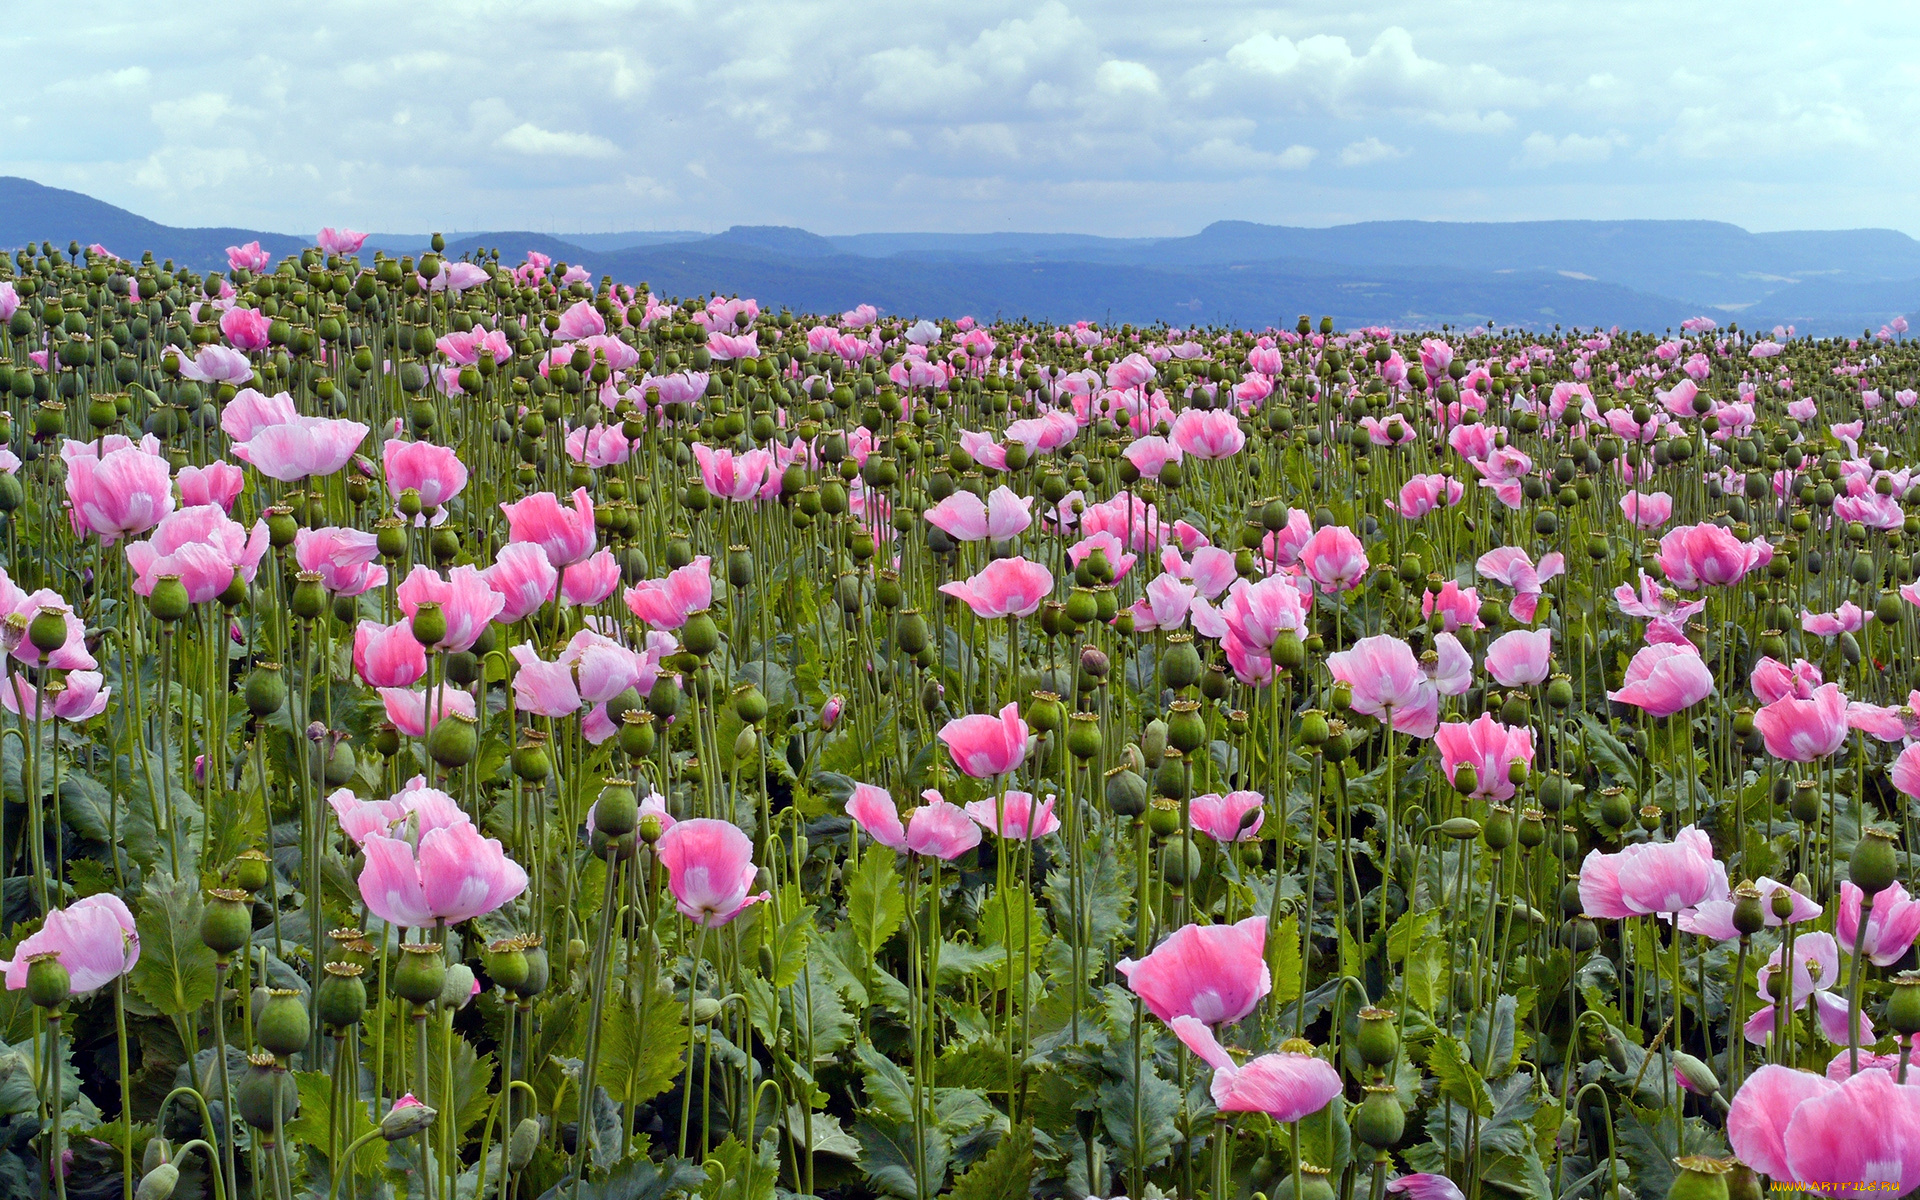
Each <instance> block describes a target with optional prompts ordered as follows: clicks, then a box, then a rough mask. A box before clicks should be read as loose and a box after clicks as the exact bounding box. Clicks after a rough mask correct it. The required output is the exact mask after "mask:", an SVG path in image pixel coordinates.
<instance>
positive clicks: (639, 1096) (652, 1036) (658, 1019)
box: [595, 987, 687, 1112]
mask: <svg viewBox="0 0 1920 1200" xmlns="http://www.w3.org/2000/svg"><path fill="white" fill-rule="evenodd" d="M610 999H611V1001H612V1002H611V1003H609V1004H608V1005H607V1009H608V1011H607V1013H606V1015H605V1016H604V1017H603V1021H604V1024H603V1025H602V1026H601V1027H600V1049H599V1059H600V1065H599V1067H598V1069H597V1073H596V1075H595V1078H596V1079H597V1080H598V1081H599V1083H600V1085H601V1086H602V1087H604V1088H606V1089H607V1094H608V1095H609V1096H611V1097H613V1099H614V1100H615V1101H616V1102H618V1103H619V1104H620V1105H621V1107H622V1109H623V1110H624V1111H626V1112H632V1111H633V1106H634V1105H636V1104H644V1103H645V1102H647V1101H648V1100H651V1099H653V1098H654V1097H655V1096H658V1095H659V1094H660V1093H661V1092H664V1091H666V1090H667V1089H668V1088H669V1087H672V1086H673V1081H674V1078H675V1076H676V1074H677V1073H678V1068H679V1066H680V1063H681V1054H682V1053H683V1052H684V1051H685V1050H686V1048H687V1026H686V1023H685V1018H686V1013H685V1011H684V1010H683V1009H682V1008H681V1006H680V1005H679V1004H677V1003H675V1001H674V998H673V993H672V992H671V991H670V990H668V989H666V988H661V987H656V988H655V989H654V990H653V994H652V995H651V996H649V997H648V998H647V1002H646V1004H645V1005H638V1004H635V1003H633V1001H632V998H631V994H630V992H629V991H628V989H626V988H620V989H619V995H618V996H617V997H612V998H610Z"/></svg>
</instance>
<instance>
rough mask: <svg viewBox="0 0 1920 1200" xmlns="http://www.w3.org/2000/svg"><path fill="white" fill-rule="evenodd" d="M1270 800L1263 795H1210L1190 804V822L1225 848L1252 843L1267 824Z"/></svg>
mask: <svg viewBox="0 0 1920 1200" xmlns="http://www.w3.org/2000/svg"><path fill="white" fill-rule="evenodd" d="M1266 804H1267V799H1266V797H1265V796H1262V795H1261V794H1260V793H1259V792H1247V791H1240V792H1228V793H1227V794H1226V795H1224V796H1223V795H1221V794H1220V793H1218V792H1208V793H1207V794H1206V795H1204V796H1195V797H1194V798H1193V799H1191V800H1189V801H1187V819H1188V820H1189V821H1190V822H1191V823H1192V825H1193V827H1194V828H1195V829H1198V830H1199V831H1200V832H1201V833H1204V834H1206V835H1207V836H1208V837H1210V838H1212V839H1213V840H1214V841H1216V842H1219V843H1220V844H1221V845H1227V844H1229V843H1232V842H1250V841H1252V840H1253V839H1255V838H1257V837H1259V836H1260V826H1261V825H1262V824H1264V823H1265V822H1266V819H1267V812H1266Z"/></svg>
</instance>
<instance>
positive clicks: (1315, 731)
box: [1299, 708, 1333, 746]
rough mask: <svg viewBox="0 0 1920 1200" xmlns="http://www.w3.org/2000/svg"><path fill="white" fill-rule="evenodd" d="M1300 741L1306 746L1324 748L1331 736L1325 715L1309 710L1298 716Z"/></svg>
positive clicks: (1315, 710)
mask: <svg viewBox="0 0 1920 1200" xmlns="http://www.w3.org/2000/svg"><path fill="white" fill-rule="evenodd" d="M1299 733H1300V741H1301V743H1302V744H1304V745H1307V746H1324V745H1326V744H1327V739H1328V738H1330V737H1332V736H1333V733H1332V730H1331V728H1330V727H1329V726H1328V724H1327V714H1326V713H1324V712H1321V711H1320V710H1319V709H1317V708H1309V709H1307V710H1306V711H1305V712H1302V713H1301V714H1300V725H1299Z"/></svg>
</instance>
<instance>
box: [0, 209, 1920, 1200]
mask: <svg viewBox="0 0 1920 1200" xmlns="http://www.w3.org/2000/svg"><path fill="white" fill-rule="evenodd" d="M363 240H364V239H363V235H358V234H354V233H351V232H348V231H338V230H333V229H326V230H322V231H321V233H320V235H319V237H318V238H317V239H316V243H315V245H314V246H312V247H310V248H309V249H307V250H306V251H304V252H303V253H301V254H300V255H299V256H297V257H290V258H286V259H282V260H278V261H276V260H274V259H273V257H272V256H271V255H269V254H267V253H265V252H263V251H262V250H261V249H260V247H259V245H258V244H257V243H255V244H252V245H249V246H236V247H233V248H231V249H230V250H229V251H228V260H229V261H228V266H227V269H225V270H221V271H212V272H206V273H200V272H196V271H193V270H189V269H186V268H182V267H177V266H176V265H175V264H174V263H173V262H171V261H158V262H156V261H155V260H154V258H153V257H152V256H151V255H146V256H141V257H138V258H123V257H119V256H117V255H115V254H113V253H111V252H109V251H108V250H106V249H105V248H104V247H100V246H92V247H81V246H80V245H78V244H77V243H76V244H73V245H69V246H66V247H56V246H53V245H50V244H45V243H43V244H40V245H36V246H29V247H26V248H23V249H20V250H18V251H16V252H14V253H13V254H12V255H11V256H10V257H8V258H5V259H0V327H3V328H4V334H3V335H0V388H4V397H5V407H4V409H0V442H3V443H4V447H5V448H4V449H0V468H4V471H3V473H0V556H3V558H0V563H3V564H4V573H0V617H3V618H4V619H0V650H4V660H5V668H4V669H5V678H4V680H0V707H3V708H4V713H3V714H0V768H3V769H0V793H3V796H4V802H3V803H0V879H3V880H4V883H3V885H0V959H4V961H3V962H0V966H3V967H4V969H5V972H6V990H5V991H4V993H0V1043H4V1044H0V1191H3V1192H4V1194H6V1195H10V1196H11V1195H20V1196H39V1195H46V1196H59V1197H62V1198H65V1197H69V1196H71V1197H76V1198H77V1197H83V1196H85V1197H121V1196H123V1197H128V1198H132V1197H134V1196H136V1195H137V1196H138V1197H139V1198H140V1200H168V1198H169V1197H173V1196H181V1197H185V1196H197V1197H215V1198H217V1200H240V1198H241V1197H258V1198H261V1200H266V1198H272V1200H293V1198H294V1197H326V1198H328V1200H333V1198H335V1197H354V1198H368V1200H370V1198H373V1197H382V1196H391V1197H396V1198H400V1197H405V1198H409V1200H412V1198H419V1200H488V1198H491V1197H503V1198H504V1197H514V1198H518V1200H540V1198H545V1197H553V1198H556V1200H557V1198H560V1197H569V1196H578V1197H581V1198H583V1200H662V1198H665V1197H670V1196H682V1195H687V1196H699V1197H704V1198H707V1200H771V1198H773V1197H787V1196H805V1197H816V1196H817V1197H826V1198H836V1200H837V1198H845V1200H859V1198H866V1197H899V1198H904V1200H930V1198H931V1197H935V1196H953V1197H961V1198H966V1200H989V1198H1006V1200H1020V1198H1023V1197H1029V1196H1032V1197H1068V1198H1071V1200H1082V1198H1083V1197H1115V1196H1129V1197H1133V1198H1135V1200H1141V1198H1142V1197H1154V1196H1161V1197H1176V1196H1177V1197H1182V1198H1189V1197H1194V1198H1197V1197H1208V1198H1210V1200H1223V1198H1225V1197H1243V1196H1253V1195H1255V1194H1259V1195H1263V1196H1265V1197H1268V1198H1269V1200H1278V1198H1280V1197H1293V1198H1296V1200H1309V1198H1314V1200H1325V1198H1328V1197H1340V1198H1341V1200H1350V1198H1354V1197H1367V1198H1368V1200H1381V1197H1383V1196H1388V1195H1397V1196H1406V1197H1412V1198H1413V1200H1445V1198H1452V1200H1462V1198H1471V1200H1481V1198H1492V1197H1549V1198H1553V1200H1560V1198H1567V1200H1576V1198H1583V1197H1594V1198H1599V1197H1621V1198H1624V1197H1660V1196H1671V1197H1679V1198H1685V1200H1695V1198H1709V1200H1722V1198H1728V1197H1733V1198H1738V1197H1758V1196H1760V1195H1762V1194H1764V1193H1765V1190H1766V1189H1767V1188H1768V1187H1769V1186H1773V1187H1780V1186H1789V1187H1795V1188H1803V1189H1806V1190H1809V1191H1813V1192H1817V1193H1818V1194H1823V1195H1854V1194H1862V1195H1864V1194H1869V1193H1871V1194H1876V1195H1899V1194H1905V1193H1906V1192H1908V1191H1910V1190H1912V1189H1915V1188H1920V1078H1915V1079H1914V1080H1912V1081H1909V1080H1908V1079H1907V1075H1908V1071H1909V1067H1910V1058H1911V1057H1912V1050H1913V1049H1914V1046H1915V1042H1914V1038H1915V1037H1916V1035H1920V971H1915V970H1914V968H1915V967H1916V957H1915V951H1914V949H1913V947H1914V943H1915V940H1916V938H1917V937H1920V897H1916V896H1914V895H1913V894H1911V893H1910V892H1909V890H1908V882H1909V881H1910V880H1911V879H1912V878H1913V872H1914V864H1913V860H1912V859H1911V858H1910V851H1911V849H1912V847H1913V846H1914V844H1915V842H1914V835H1915V816H1916V799H1920V715H1917V714H1916V706H1920V690H1916V689H1917V688H1920V666H1917V665H1916V662H1917V660H1920V628H1917V627H1916V615H1917V609H1920V554H1917V553H1916V551H1917V550H1920V544H1917V543H1920V479H1916V478H1915V477H1914V463H1915V462H1916V458H1917V457H1920V432H1916V427H1915V424H1914V422H1913V420H1912V410H1913V408H1914V406H1915V404H1916V400H1917V399H1920V397H1917V396H1916V391H1915V389H1916V387H1920V351H1917V350H1916V348H1915V345H1914V343H1913V342H1911V341H1910V340H1908V338H1907V336H1906V333H1907V329H1906V322H1905V321H1904V320H1903V319H1894V320H1892V321H1890V322H1889V323H1888V325H1887V326H1885V327H1883V328H1882V329H1880V330H1878V331H1877V332H1875V331H1863V332H1862V334H1861V335H1860V336H1859V337H1857V338H1823V339H1811V338H1807V337H1800V336H1795V335H1794V333H1793V331H1792V330H1790V329H1786V328H1780V329H1774V330H1748V329H1743V328H1740V327H1739V326H1738V325H1737V324H1732V323H1729V324H1726V325H1724V326H1722V325H1719V324H1716V323H1715V322H1714V321H1713V320H1710V319H1706V318H1700V319H1696V320H1691V321H1688V322H1686V323H1685V325H1684V327H1683V328H1681V329H1678V330H1672V331H1665V332H1651V331H1649V332H1635V331H1628V330H1620V329H1613V330H1600V329H1566V330H1562V329H1560V328H1558V327H1555V328H1552V329H1533V330H1526V329H1514V328H1502V327H1499V326H1498V325H1496V324H1495V323H1492V322H1488V323H1486V324H1485V325H1481V326H1476V327H1472V328H1443V329H1439V330H1428V331H1425V332H1422V333H1409V332H1406V331H1396V330H1392V329H1385V328H1365V329H1340V328H1336V322H1335V321H1334V320H1333V319H1331V318H1310V317H1307V316H1302V317H1300V318H1299V319H1298V322H1297V323H1292V322H1289V323H1287V324H1285V325H1283V326H1279V327H1272V328H1267V329H1262V330H1250V329H1221V328H1171V327H1167V326H1165V325H1161V326H1156V327H1151V328H1148V327H1134V326H1132V325H1117V326H1107V325H1103V324H1099V323H1090V322H1081V323H1078V324H1074V325H1071V326H1055V325H1047V324H1038V323H1033V322H1028V321H1020V320H1012V319H997V320H996V319H985V318H982V319H975V318H973V317H959V318H951V319H942V320H935V319H931V318H926V317H920V316H918V315H912V314H892V313H880V312H876V311H875V310H874V309H873V308H872V307H870V306H865V305H862V306H859V307H856V308H854V309H852V310H849V311H847V312H844V313H838V314H800V313H794V312H791V311H787V310H785V309H781V310H778V311H773V310H771V309H770V308H762V307H761V305H760V304H758V303H756V301H754V300H753V299H746V298H735V297H725V296H713V297H703V296H696V297H691V298H684V299H683V298H678V297H669V296H661V295H656V294H654V293H652V292H651V291H649V290H648V289H647V288H646V286H645V285H644V284H642V283H640V282H639V281H615V280H612V279H607V278H601V279H598V280H596V279H593V278H591V277H590V276H589V275H588V274H587V273H586V272H585V271H583V270H581V269H579V268H578V267H568V266H567V265H566V264H564V263H555V262H550V261H548V260H547V259H546V258H545V257H544V256H542V255H539V254H534V253H528V254H527V255H525V257H523V258H522V257H516V256H515V255H514V254H513V253H512V252H511V251H509V252H508V253H505V254H502V253H501V252H499V251H484V252H476V253H473V254H470V255H467V256H466V257H463V258H458V259H456V258H449V257H446V256H445V255H444V253H443V251H444V249H445V247H444V243H442V242H440V241H439V239H438V238H436V239H435V244H434V248H433V250H432V251H431V252H423V253H421V254H419V255H418V256H406V257H394V256H390V255H388V254H386V253H384V252H379V253H376V252H371V251H365V250H364V247H363ZM127 249H129V250H130V249H131V248H127ZM502 249H506V248H504V247H503V248H502Z"/></svg>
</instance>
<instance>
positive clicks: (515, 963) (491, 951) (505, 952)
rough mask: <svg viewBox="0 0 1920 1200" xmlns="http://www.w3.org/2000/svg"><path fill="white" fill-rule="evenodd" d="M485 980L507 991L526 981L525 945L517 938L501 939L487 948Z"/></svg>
mask: <svg viewBox="0 0 1920 1200" xmlns="http://www.w3.org/2000/svg"><path fill="white" fill-rule="evenodd" d="M483 961H484V963H485V965H486V968H487V978H489V979H491V980H493V982H494V983H495V984H496V985H498V986H500V987H503V988H505V989H507V990H508V991H510V992H511V991H513V990H515V989H517V988H518V987H520V986H521V985H522V984H524V983H526V981H527V970H528V966H527V945H526V943H525V942H524V941H522V940H521V939H519V938H517V937H516V938H501V939H500V940H499V941H497V942H493V943H491V944H489V945H488V946H487V950H486V955H485V958H484V960H483Z"/></svg>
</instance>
